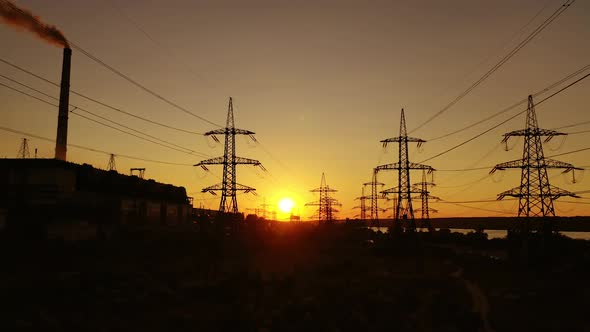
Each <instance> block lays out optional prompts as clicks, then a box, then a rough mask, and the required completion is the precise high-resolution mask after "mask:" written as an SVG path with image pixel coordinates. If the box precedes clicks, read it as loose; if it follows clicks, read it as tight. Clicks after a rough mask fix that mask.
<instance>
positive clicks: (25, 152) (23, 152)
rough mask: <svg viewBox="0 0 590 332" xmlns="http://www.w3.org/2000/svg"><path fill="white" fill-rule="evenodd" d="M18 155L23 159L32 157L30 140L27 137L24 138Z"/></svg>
mask: <svg viewBox="0 0 590 332" xmlns="http://www.w3.org/2000/svg"><path fill="white" fill-rule="evenodd" d="M16 157H17V158H21V159H25V158H31V155H30V154H29V140H27V139H26V138H23V141H22V143H21V144H20V148H19V149H18V155H17V156H16Z"/></svg>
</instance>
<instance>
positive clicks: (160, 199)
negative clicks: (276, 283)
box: [0, 159, 192, 233]
mask: <svg viewBox="0 0 590 332" xmlns="http://www.w3.org/2000/svg"><path fill="white" fill-rule="evenodd" d="M0 186H1V187H2V188H3V189H2V191H0V210H6V211H7V221H8V226H9V228H11V229H16V230H22V231H24V232H25V233H28V232H29V231H30V232H31V233H35V232H37V233H38V232H50V233H55V232H58V231H59V232H61V231H64V232H66V233H68V232H74V230H76V229H80V228H84V229H86V230H85V232H86V231H88V230H94V231H96V229H97V228H101V227H103V226H106V225H110V226H116V225H118V224H136V223H140V224H152V225H169V224H179V223H188V222H190V215H191V208H192V207H191V204H190V198H189V197H187V195H186V190H185V189H184V188H183V187H175V186H173V185H169V184H163V183H158V182H155V181H154V180H143V179H140V178H138V177H136V176H128V175H123V174H119V173H116V172H109V171H106V170H101V169H97V168H94V167H92V166H91V165H88V164H84V165H78V164H74V163H70V162H66V161H61V160H57V159H0Z"/></svg>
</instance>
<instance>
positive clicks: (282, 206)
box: [0, 0, 590, 220]
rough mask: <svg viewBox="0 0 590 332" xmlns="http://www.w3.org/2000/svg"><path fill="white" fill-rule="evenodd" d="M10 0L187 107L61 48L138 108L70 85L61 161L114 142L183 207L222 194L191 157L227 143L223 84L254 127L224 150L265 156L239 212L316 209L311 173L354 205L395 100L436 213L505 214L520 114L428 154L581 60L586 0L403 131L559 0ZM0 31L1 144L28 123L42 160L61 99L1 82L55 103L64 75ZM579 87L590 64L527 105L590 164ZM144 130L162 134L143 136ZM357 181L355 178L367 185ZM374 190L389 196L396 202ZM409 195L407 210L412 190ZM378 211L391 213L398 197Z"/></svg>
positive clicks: (557, 141)
mask: <svg viewBox="0 0 590 332" xmlns="http://www.w3.org/2000/svg"><path fill="white" fill-rule="evenodd" d="M15 3H18V4H19V5H21V6H23V7H25V8H28V9H31V10H32V11H33V12H34V13H35V14H36V15H39V17H41V18H43V20H45V21H46V22H49V23H50V24H52V25H55V26H56V27H58V28H59V29H60V30H61V31H62V32H63V34H64V35H65V37H66V38H67V40H68V41H69V42H70V43H71V44H72V45H76V46H78V47H80V48H81V49H83V50H85V51H87V52H88V53H90V54H91V55H93V56H94V57H96V58H98V59H100V60H101V61H103V62H104V63H106V64H108V65H109V66H111V67H113V68H114V69H116V70H117V71H119V72H121V73H123V74H124V75H126V76H127V77H128V78H129V79H130V80H132V81H135V82H139V83H140V84H141V85H143V86H144V87H146V88H148V89H149V90H151V91H153V92H154V93H155V94H157V95H159V96H162V97H164V98H166V99H168V100H170V101H172V102H173V103H174V104H176V105H178V106H180V107H181V108H183V109H185V110H187V111H189V112H190V113H193V114H195V115H197V116H193V115H190V114H188V112H183V111H181V110H180V109H179V108H177V107H174V106H172V105H171V104H170V103H166V102H164V101H163V100H162V99H159V98H157V97H155V96H154V95H152V94H150V93H148V92H146V91H145V90H144V89H141V88H138V86H136V85H134V84H132V83H131V82H130V81H129V80H126V79H123V78H122V77H120V76H117V75H115V74H114V73H113V72H112V71H109V70H107V69H105V66H102V65H99V64H98V63H97V62H96V61H93V60H91V59H90V58H89V57H88V56H87V55H85V54H83V53H82V52H81V51H80V50H79V49H77V48H76V47H72V49H73V53H72V72H71V89H72V91H75V92H77V93H80V94H83V95H86V96H88V97H91V98H93V99H95V100H98V101H100V102H102V103H104V104H107V105H110V106H112V107H113V108H116V109H119V110H123V111H124V112H127V113H129V114H132V116H129V115H126V114H124V113H122V112H118V111H115V110H113V109H112V108H109V107H105V106H104V105H101V104H98V103H95V102H92V101H90V100H88V99H85V98H82V97H81V96H80V95H79V94H75V93H72V94H71V96H70V103H71V104H72V105H75V106H76V107H78V108H74V107H70V110H71V115H70V118H69V131H68V143H69V144H70V146H68V160H69V161H72V162H75V163H80V164H82V163H88V164H92V165H94V166H95V167H98V168H103V169H104V168H106V167H107V164H108V162H109V154H111V153H113V154H115V155H116V167H117V170H118V171H119V172H120V173H124V174H128V173H129V169H130V168H133V167H144V168H146V171H145V176H146V178H150V179H154V180H156V181H159V182H163V183H170V184H174V185H176V186H183V187H185V188H186V189H187V192H188V195H189V196H191V197H194V207H203V208H208V209H213V210H217V209H218V207H219V201H220V195H217V196H213V195H211V194H210V193H209V192H202V191H201V190H202V188H204V187H208V186H211V185H214V184H216V183H219V182H221V180H220V179H221V178H222V166H221V165H211V166H207V169H208V170H205V169H203V168H201V167H194V166H193V165H195V164H197V163H198V162H199V161H201V160H203V159H208V158H214V157H219V156H223V153H224V152H223V151H224V146H223V144H224V141H223V135H218V137H217V138H218V139H219V141H220V142H216V141H215V140H213V139H212V138H211V137H206V136H203V135H202V134H203V133H205V132H207V131H210V130H215V129H219V127H216V126H215V125H213V124H211V123H214V124H218V125H220V126H224V125H225V123H226V116H227V107H228V100H229V97H230V96H231V97H233V106H234V115H235V126H236V128H241V129H246V130H250V131H252V132H255V135H254V137H255V139H256V141H254V140H252V139H251V138H250V137H248V136H247V135H241V136H239V137H236V155H238V156H240V157H244V158H251V159H255V160H259V161H260V162H261V163H262V165H263V166H264V167H265V169H266V170H267V171H265V170H263V169H261V168H259V167H253V166H251V165H238V166H237V182H238V183H240V184H243V185H246V186H250V187H254V188H256V194H257V195H253V194H252V192H246V193H244V192H240V193H239V194H238V196H237V198H238V204H239V210H240V211H241V212H244V213H250V211H253V210H255V209H258V208H261V206H263V205H265V206H269V207H270V209H271V210H275V212H277V213H279V218H288V214H290V213H295V214H298V215H301V218H302V219H304V220H309V219H311V218H313V216H314V215H315V213H316V209H317V207H314V206H305V204H306V203H308V202H314V201H317V200H318V198H319V197H318V195H317V193H312V192H310V190H312V189H315V188H318V187H319V186H320V181H321V175H322V172H324V173H325V174H326V176H327V184H328V185H329V186H330V188H334V189H336V190H338V191H337V192H334V193H333V194H332V195H333V197H334V198H336V199H337V200H338V201H340V202H341V203H342V206H341V207H338V210H339V212H338V213H336V214H335V216H336V217H337V218H338V219H345V218H354V217H355V215H358V214H359V210H358V209H353V207H355V206H358V205H359V201H358V200H355V199H356V198H357V197H360V196H362V195H363V191H362V189H363V183H366V182H368V181H371V176H372V174H373V168H374V167H376V166H377V165H383V164H389V163H395V162H397V161H398V146H397V145H396V144H393V143H391V144H389V145H388V147H387V148H383V147H382V144H381V143H380V141H381V140H383V139H386V138H390V137H396V136H399V126H400V111H401V109H402V108H404V110H405V117H406V122H407V127H408V132H409V136H412V137H416V138H421V139H424V140H425V141H426V143H424V144H423V145H421V146H420V147H419V148H418V147H417V146H416V144H413V143H410V145H409V159H410V161H411V162H415V163H422V162H423V161H424V160H428V161H425V162H424V163H425V164H428V165H430V166H432V167H433V168H434V169H436V170H437V171H435V172H434V175H433V178H432V179H431V178H429V179H428V181H431V180H433V181H434V183H435V184H436V186H433V187H431V188H430V192H431V194H432V195H433V196H436V197H439V198H440V199H441V200H438V201H437V200H432V201H431V203H430V205H431V207H432V208H434V209H436V210H438V213H436V214H435V213H433V214H432V215H431V217H450V216H515V215H516V213H517V209H518V201H517V200H514V199H512V198H509V197H508V198H506V199H505V200H503V201H496V198H497V194H499V193H501V192H503V191H506V190H509V189H511V188H514V187H517V186H518V185H519V184H520V170H518V169H511V170H505V171H498V172H495V173H494V174H491V175H490V174H489V172H490V170H491V169H492V167H493V166H494V165H496V164H498V163H501V162H506V161H511V160H516V159H519V158H521V157H522V153H523V151H522V149H523V140H522V138H515V139H511V140H510V141H509V142H508V144H507V145H505V144H503V143H501V141H502V139H503V134H504V133H506V132H510V131H513V130H518V129H523V128H524V127H525V117H524V114H522V115H520V116H517V117H515V118H514V119H513V120H510V121H507V122H506V123H504V124H502V125H499V126H497V127H496V128H494V129H491V130H489V131H487V132H485V133H484V134H482V135H481V136H478V137H477V138H475V139H473V140H470V141H469V142H467V143H465V144H464V145H461V146H460V147H458V148H456V149H454V150H452V151H450V152H448V153H445V154H444V155H441V156H439V157H435V158H433V159H431V160H429V159H430V158H431V157H434V156H436V155H437V154H439V153H441V152H443V151H445V150H447V149H449V148H451V147H453V146H455V145H458V144H460V143H462V142H466V141H467V140H469V139H470V138H472V137H475V136H476V135H479V134H481V133H483V132H484V131H486V130H488V129H490V128H492V127H493V126H495V125H497V124H499V123H500V122H502V121H504V120H506V119H508V118H509V117H511V116H513V115H515V114H516V113H518V112H520V111H522V110H524V109H526V103H525V104H522V105H520V106H518V107H516V108H514V109H511V110H510V111H507V112H506V113H503V114H501V115H499V116H497V117H494V118H492V119H490V120H488V121H486V122H483V123H480V124H476V125H474V126H472V127H470V128H469V129H466V130H464V131H461V132H458V133H457V134H454V135H450V136H445V135H446V134H449V133H452V132H454V131H457V130H460V129H462V128H464V127H466V126H469V125H472V124H474V123H476V122H477V121H479V120H483V119H485V118H487V117H489V116H492V115H493V114H495V113H497V112H499V111H501V110H503V109H505V108H507V107H509V106H511V105H513V104H515V103H517V102H519V101H521V100H523V99H526V97H527V96H528V95H529V94H534V93H536V92H539V91H542V90H543V89H544V88H546V87H548V86H551V85H552V84H553V83H555V82H558V81H559V80H561V79H562V78H564V77H566V76H567V75H568V74H570V73H573V72H575V71H576V70H578V69H580V68H582V67H584V66H585V65H588V64H589V63H590V43H589V42H588V41H589V40H590V24H589V22H590V2H589V1H577V2H575V3H574V4H573V5H572V6H571V7H570V8H569V9H567V11H565V12H564V13H563V14H561V15H560V16H559V17H558V18H556V19H555V21H553V22H552V23H551V25H549V26H547V27H546V28H545V29H544V30H543V31H542V32H541V33H539V34H538V35H537V36H535V37H534V38H533V39H532V40H531V41H530V42H528V43H527V44H526V45H525V46H524V47H522V49H520V50H519V51H518V53H517V54H515V55H514V56H513V57H511V58H510V59H509V60H508V61H506V63H504V64H503V65H502V66H501V67H500V68H499V69H498V70H497V71H495V72H494V73H493V74H491V75H490V76H489V77H487V78H486V79H485V81H483V82H482V83H481V84H479V85H478V86H477V87H475V88H474V89H473V90H472V91H470V92H469V93H468V94H466V95H465V96H464V98H461V99H460V100H459V101H458V102H456V103H455V104H453V105H452V106H451V107H449V108H448V109H446V110H445V111H444V112H443V113H441V114H440V116H437V117H435V118H433V119H432V121H429V122H428V123H426V124H425V125H424V126H421V127H420V128H419V129H418V130H414V129H415V128H416V127H418V126H419V125H421V124H423V123H425V122H426V121H427V120H429V119H430V118H431V117H433V116H434V115H435V114H437V112H439V111H441V110H443V108H445V106H446V105H448V104H449V103H450V102H452V101H453V100H454V99H455V98H456V97H457V96H459V95H461V93H462V92H464V91H465V90H466V89H467V88H469V87H470V86H471V85H472V84H473V83H474V82H476V81H477V80H478V79H480V78H481V77H483V76H484V75H485V73H486V72H488V70H490V68H493V67H494V65H495V64H496V63H498V62H499V61H500V60H501V59H502V58H503V57H504V56H505V55H506V54H508V53H509V52H510V50H512V49H514V48H515V47H516V46H517V45H518V44H519V43H520V42H521V41H522V40H523V39H525V38H526V36H527V35H529V34H530V33H531V32H533V31H534V30H535V28H536V27H538V26H539V25H540V24H541V23H542V22H543V21H544V20H546V19H547V18H548V17H549V16H550V15H551V13H553V12H554V11H555V10H556V9H557V8H559V7H560V6H561V4H562V3H563V1H558V0H548V1H538V0H522V1H521V0H519V1H515V0H498V1H471V0H469V1H468V0H450V1H439V0H419V1H385V0H383V1H381V0H371V1H361V0H359V1H336V0H319V1H270V0H264V1H262V0H255V1H243V0H225V1H185V0H170V1H160V2H159V1H137V0H133V1H112V0H106V1H103V0H100V1H98V0H88V1H77V0H63V1H42V0H20V1H15ZM0 40H2V48H0V58H1V59H2V60H5V61H3V62H0V74H2V76H1V77H0V83H1V84H2V85H3V86H0V99H1V100H2V107H1V109H0V112H1V114H2V117H1V118H2V119H1V120H0V127H2V128H9V129H12V130H13V131H12V132H11V131H7V130H0V157H6V158H14V157H16V154H17V152H18V150H19V145H20V144H21V140H22V138H23V137H28V138H29V146H30V149H31V153H33V152H32V151H35V150H36V151H37V152H36V154H37V156H38V157H40V158H53V156H54V149H55V145H54V143H52V142H48V141H44V140H42V139H39V138H38V137H47V138H50V139H55V134H56V126H57V107H54V106H51V105H48V104H46V103H43V102H41V101H39V100H37V99H34V98H31V97H30V96H27V95H24V94H22V93H19V92H17V91H14V90H11V89H10V88H7V87H6V86H10V87H13V88H16V89H18V90H21V91H22V92H25V93H27V94H30V95H32V96H35V97H36V98H40V99H43V100H46V101H48V102H50V103H52V104H57V101H56V100H53V99H52V98H50V97H59V88H58V87H56V86H54V85H52V84H50V83H48V82H46V81H43V80H40V79H38V78H35V77H33V76H31V75H29V74H27V73H25V72H23V71H21V70H18V69H16V68H15V67H13V66H10V65H8V64H7V62H9V63H12V64H14V65H16V66H19V67H21V68H23V69H26V70H28V71H30V72H31V73H33V74H35V75H38V76H40V77H43V78H46V79H47V80H49V81H51V82H57V83H59V80H60V75H61V69H62V68H61V63H62V62H61V61H62V49H61V48H60V47H56V46H55V45H52V44H49V43H46V42H44V41H43V40H40V39H39V38H36V37H35V36H33V35H32V34H30V33H27V32H24V31H22V30H19V29H14V28H13V27H10V26H8V25H0ZM587 72H588V70H586V71H585V72H583V73H582V74H580V76H576V78H579V77H581V76H583V75H584V74H586V73H587ZM576 78H573V79H570V80H568V81H567V82H565V83H563V84H562V85H559V86H558V87H556V88H553V89H551V90H550V91H548V92H546V93H544V94H540V95H539V96H536V97H535V100H537V101H540V100H542V99H543V98H546V97H548V96H550V95H551V94H552V93H554V92H557V91H558V90H559V89H560V88H563V87H565V86H566V85H567V84H569V83H572V82H573V81H574V80H575V79H576ZM15 81H16V82H19V83H20V84H19V83H16V82H15ZM21 84H24V85H26V86H29V87H31V88H34V89H36V90H39V91H41V92H42V93H44V94H45V95H44V94H40V93H38V92H36V91H34V90H31V89H30V88H28V87H26V86H24V85H21ZM4 85H6V86H4ZM589 89H590V79H586V80H583V81H580V82H579V83H577V84H575V85H573V86H571V87H570V88H568V89H567V90H564V91H563V92H560V93H559V94H556V95H555V96H554V97H551V98H550V99H548V100H547V101H546V102H543V103H542V104H540V105H539V106H538V107H537V109H536V110H537V116H538V120H539V126H540V127H541V128H545V129H556V130H559V131H563V132H566V133H570V135H569V136H567V138H564V137H561V136H560V137H555V138H554V139H553V140H551V141H549V142H548V143H545V145H544V149H545V150H544V152H545V156H547V157H551V158H553V156H555V157H554V159H556V160H560V161H563V162H567V163H571V164H573V165H575V166H577V167H581V168H584V167H590V166H588V165H590V163H589V162H588V160H589V157H590V151H587V150H585V151H581V152H578V153H571V154H564V155H561V154H563V153H566V152H569V151H575V150H582V149H585V148H588V141H589V138H590V112H588V105H589V104H590V93H589V91H590V90H589ZM80 109H83V110H87V111H90V112H92V113H94V114H96V115H97V116H101V117H104V118H108V119H110V120H112V121H114V122H115V123H117V124H113V123H110V126H114V127H117V128H119V129H122V130H125V131H129V132H132V133H133V135H135V136H132V135H128V134H125V133H122V132H121V131H116V130H113V129H112V128H110V127H106V126H103V125H100V124H98V123H96V122H93V121H89V120H87V119H85V118H83V117H82V116H86V117H90V118H92V119H94V120H98V121H100V122H105V123H106V122H107V121H106V120H102V119H100V118H97V117H96V116H92V115H89V114H88V113H85V112H84V111H82V110H80ZM134 116H136V117H134ZM137 117H143V118H147V119H149V120H151V121H153V122H157V123H161V124H165V125H166V126H168V127H164V126H160V125H156V124H154V123H149V122H146V121H143V120H140V119H138V118H137ZM199 117H200V118H202V119H200V118H199ZM203 119H205V120H207V121H203ZM118 124H120V125H124V126H126V127H128V128H132V129H133V130H135V131H132V130H130V129H125V128H123V127H119V125H118ZM170 127H173V128H176V129H181V130H176V129H172V128H170ZM560 128H561V129H560ZM14 130H16V131H19V132H24V133H27V134H33V135H36V136H38V137H34V136H25V135H23V134H21V133H18V132H17V133H15V132H14ZM191 132H192V133H191ZM145 134H147V135H150V136H152V137H148V136H145ZM136 136H141V137H144V138H146V139H147V140H145V139H144V140H142V139H139V138H137V137H136ZM441 136H445V137H443V138H439V137H441ZM153 137H156V138H158V139H161V140H164V141H166V142H168V143H162V144H154V143H153V142H150V141H154V140H155V139H154V138H153ZM148 140H149V141H148ZM158 142H160V141H158ZM76 145H78V146H83V147H88V148H91V149H93V150H94V151H91V150H86V149H81V148H77V147H75V146H76ZM163 145H167V146H168V147H164V146H163ZM170 147H172V148H170ZM505 148H509V149H508V151H506V149H505ZM97 150H98V152H97ZM129 157H137V159H130V158H129ZM583 175H584V174H583V171H576V172H575V176H576V179H575V180H576V181H575V183H574V181H572V173H571V172H569V173H566V174H561V170H550V171H549V180H550V181H551V184H552V185H555V186H557V187H560V188H563V189H565V190H568V191H571V192H582V191H587V190H588V189H589V187H590V177H584V176H583ZM410 180H411V183H416V182H420V181H421V180H422V178H421V172H419V171H412V172H411V179H410ZM379 181H381V182H384V183H385V186H383V188H382V189H388V188H392V187H395V186H397V172H392V171H388V172H382V173H380V174H379ZM380 190H381V189H380ZM369 193H370V188H369V187H366V188H365V195H367V194H369ZM582 196H583V195H582ZM574 200H575V199H574V198H571V197H562V198H560V199H559V200H557V201H556V203H555V207H556V212H557V215H560V216H575V215H588V214H589V212H590V210H589V208H590V205H588V201H587V200H585V199H584V198H582V199H578V200H577V201H574ZM473 201H476V202H473ZM572 202H574V203H572ZM380 204H382V207H383V208H386V207H389V206H390V205H391V202H385V201H381V203H380ZM414 205H415V207H416V209H418V208H419V206H420V200H419V198H418V199H416V201H415V203H414ZM382 215H383V216H384V217H388V216H391V215H392V211H391V210H388V211H386V212H383V214H382ZM417 216H419V213H417Z"/></svg>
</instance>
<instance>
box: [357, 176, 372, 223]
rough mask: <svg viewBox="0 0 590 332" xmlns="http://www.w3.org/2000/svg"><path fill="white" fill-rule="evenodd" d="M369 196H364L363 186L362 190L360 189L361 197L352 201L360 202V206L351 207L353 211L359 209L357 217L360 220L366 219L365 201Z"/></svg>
mask: <svg viewBox="0 0 590 332" xmlns="http://www.w3.org/2000/svg"><path fill="white" fill-rule="evenodd" d="M370 198H371V197H370V196H365V186H364V185H363V187H362V189H361V196H359V197H357V198H355V199H354V200H355V201H356V200H358V201H360V205H357V206H355V207H353V209H360V210H361V213H360V215H359V217H360V218H361V220H363V221H364V220H366V219H367V204H366V201H367V199H370Z"/></svg>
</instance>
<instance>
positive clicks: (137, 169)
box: [129, 167, 145, 179]
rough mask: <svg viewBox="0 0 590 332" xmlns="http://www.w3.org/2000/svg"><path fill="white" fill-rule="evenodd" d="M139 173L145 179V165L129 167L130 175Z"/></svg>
mask: <svg viewBox="0 0 590 332" xmlns="http://www.w3.org/2000/svg"><path fill="white" fill-rule="evenodd" d="M135 173H137V177H139V178H140V179H143V178H144V176H145V168H143V167H135V168H130V169H129V175H135Z"/></svg>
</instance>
